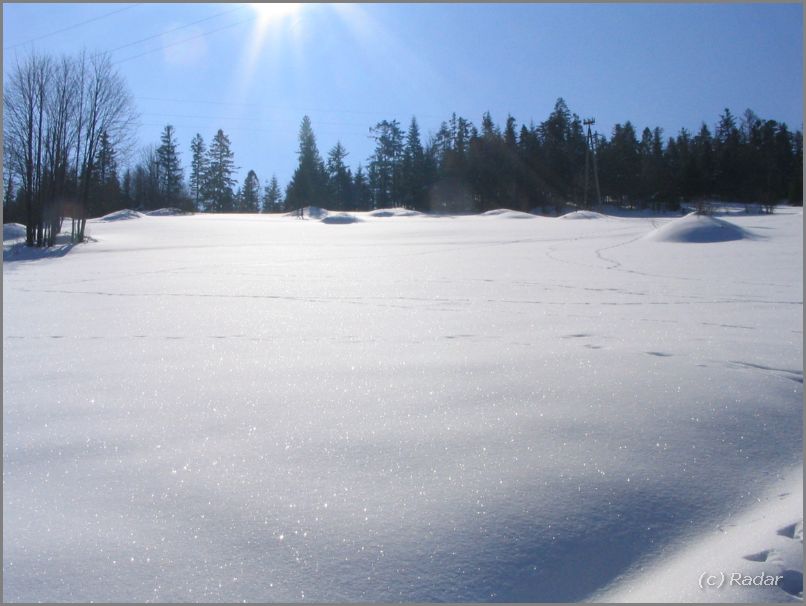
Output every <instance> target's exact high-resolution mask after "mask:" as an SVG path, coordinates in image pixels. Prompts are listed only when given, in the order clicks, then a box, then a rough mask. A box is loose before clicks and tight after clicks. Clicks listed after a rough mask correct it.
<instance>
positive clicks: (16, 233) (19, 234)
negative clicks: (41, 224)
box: [3, 223, 25, 242]
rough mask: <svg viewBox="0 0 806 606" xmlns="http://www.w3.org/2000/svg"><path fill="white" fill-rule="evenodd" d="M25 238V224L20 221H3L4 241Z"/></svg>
mask: <svg viewBox="0 0 806 606" xmlns="http://www.w3.org/2000/svg"><path fill="white" fill-rule="evenodd" d="M20 238H25V226H24V225H21V224H20V223H3V242H5V241H6V240H19V239H20Z"/></svg>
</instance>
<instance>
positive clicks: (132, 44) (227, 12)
mask: <svg viewBox="0 0 806 606" xmlns="http://www.w3.org/2000/svg"><path fill="white" fill-rule="evenodd" d="M243 9H244V7H243V6H237V7H235V8H233V9H230V10H228V11H222V12H220V13H216V14H214V15H210V16H209V17H205V18H204V19H199V20H197V21H191V22H190V23H185V24H184V25H180V26H179V27H175V28H173V29H169V30H168V31H165V32H160V33H159V34H154V35H153V36H148V37H146V38H140V39H139V40H135V41H134V42H129V43H128V44H124V45H122V46H117V47H115V48H113V49H110V50H109V52H110V53H114V52H116V51H119V50H122V49H124V48H128V47H130V46H135V45H136V44H140V43H141V42H147V41H148V40H153V39H154V38H160V37H161V36H164V35H165V34H170V33H173V32H177V31H179V30H180V29H185V28H186V27H190V26H192V25H197V24H199V23H203V22H204V21H209V20H210V19H215V18H217V17H223V16H224V15H229V14H230V13H234V12H235V11H239V10H243Z"/></svg>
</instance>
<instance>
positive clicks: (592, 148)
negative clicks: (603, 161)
mask: <svg viewBox="0 0 806 606" xmlns="http://www.w3.org/2000/svg"><path fill="white" fill-rule="evenodd" d="M582 124H584V125H585V126H587V127H588V132H587V136H586V137H585V147H586V148H587V149H586V151H585V193H584V205H585V208H588V183H589V178H588V174H589V173H590V168H589V167H590V163H591V158H593V179H594V182H595V183H596V204H597V206H601V205H602V192H601V191H600V190H599V170H598V168H597V167H596V141H595V140H594V138H593V133H592V132H591V125H593V124H596V120H594V119H593V118H588V119H587V120H583V121H582Z"/></svg>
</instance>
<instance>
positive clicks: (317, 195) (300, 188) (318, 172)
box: [285, 116, 328, 210]
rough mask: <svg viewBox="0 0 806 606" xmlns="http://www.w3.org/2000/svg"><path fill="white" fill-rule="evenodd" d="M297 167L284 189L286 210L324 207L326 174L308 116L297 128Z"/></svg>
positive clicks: (325, 200) (325, 201)
mask: <svg viewBox="0 0 806 606" xmlns="http://www.w3.org/2000/svg"><path fill="white" fill-rule="evenodd" d="M298 155H299V165H298V166H297V168H296V170H295V171H294V174H293V176H292V177H291V181H290V182H289V184H288V187H287V188H286V196H285V204H286V209H287V210H295V209H297V208H303V207H305V206H325V205H326V203H327V193H328V192H327V173H326V172H325V165H324V162H323V161H322V158H321V156H320V155H319V150H318V148H317V147H316V136H315V135H314V132H313V128H312V126H311V119H310V118H309V117H308V116H304V117H303V118H302V124H301V125H300V128H299V152H298Z"/></svg>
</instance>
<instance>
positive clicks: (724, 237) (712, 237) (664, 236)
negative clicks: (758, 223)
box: [646, 213, 751, 244]
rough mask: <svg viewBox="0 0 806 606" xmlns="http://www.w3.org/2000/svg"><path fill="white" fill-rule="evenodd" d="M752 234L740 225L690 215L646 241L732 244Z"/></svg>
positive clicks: (670, 223)
mask: <svg viewBox="0 0 806 606" xmlns="http://www.w3.org/2000/svg"><path fill="white" fill-rule="evenodd" d="M750 237H751V236H750V234H749V233H748V232H746V231H745V230H744V229H742V228H741V227H739V226H738V225H734V224H733V223H729V222H728V221H724V220H722V219H717V218H715V217H709V216H707V215H698V214H697V213H689V214H688V215H686V216H685V217H680V218H679V219H672V220H671V221H669V222H668V223H666V224H665V225H663V226H662V227H659V228H658V229H655V230H653V231H652V232H650V233H649V234H648V235H647V236H646V239H648V240H654V241H655V242H693V243H699V244H704V243H710V242H730V241H732V240H743V239H746V238H750Z"/></svg>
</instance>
